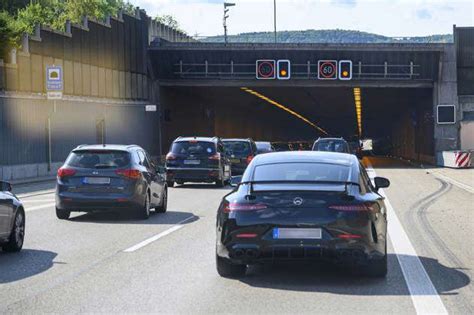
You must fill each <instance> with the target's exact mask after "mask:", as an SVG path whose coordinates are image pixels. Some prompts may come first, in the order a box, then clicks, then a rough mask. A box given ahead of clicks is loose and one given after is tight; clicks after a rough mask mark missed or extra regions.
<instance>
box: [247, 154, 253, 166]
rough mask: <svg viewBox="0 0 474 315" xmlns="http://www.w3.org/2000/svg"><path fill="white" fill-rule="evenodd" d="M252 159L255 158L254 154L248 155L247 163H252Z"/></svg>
mask: <svg viewBox="0 0 474 315" xmlns="http://www.w3.org/2000/svg"><path fill="white" fill-rule="evenodd" d="M252 160H253V155H249V156H247V164H250V162H252Z"/></svg>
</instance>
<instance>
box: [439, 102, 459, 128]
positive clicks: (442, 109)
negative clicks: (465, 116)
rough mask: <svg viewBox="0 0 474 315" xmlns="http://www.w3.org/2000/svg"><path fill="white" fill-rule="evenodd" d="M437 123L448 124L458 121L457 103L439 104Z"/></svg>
mask: <svg viewBox="0 0 474 315" xmlns="http://www.w3.org/2000/svg"><path fill="white" fill-rule="evenodd" d="M436 116H437V123H438V124H439V125H448V124H455V123H456V106H455V105H438V106H437V115H436Z"/></svg>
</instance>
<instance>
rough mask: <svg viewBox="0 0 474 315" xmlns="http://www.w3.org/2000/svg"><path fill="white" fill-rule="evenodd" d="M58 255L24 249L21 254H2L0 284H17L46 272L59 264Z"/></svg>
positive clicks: (0, 255)
mask: <svg viewBox="0 0 474 315" xmlns="http://www.w3.org/2000/svg"><path fill="white" fill-rule="evenodd" d="M56 256H57V254H56V253H53V252H49V251H44V250H33V249H23V250H22V251H21V252H19V253H5V252H0V284H2V283H9V282H15V281H18V280H22V279H25V278H29V277H32V276H35V275H37V274H39V273H42V272H45V271H46V270H48V269H49V268H51V267H52V266H53V264H56V263H58V262H53V260H54V258H55V257H56Z"/></svg>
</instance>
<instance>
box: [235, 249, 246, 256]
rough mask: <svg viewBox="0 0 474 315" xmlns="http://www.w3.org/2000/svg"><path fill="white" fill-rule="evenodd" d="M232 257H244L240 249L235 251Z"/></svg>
mask: <svg viewBox="0 0 474 315" xmlns="http://www.w3.org/2000/svg"><path fill="white" fill-rule="evenodd" d="M234 255H235V257H236V258H240V257H242V256H243V255H244V251H243V250H241V249H237V250H235V252H234Z"/></svg>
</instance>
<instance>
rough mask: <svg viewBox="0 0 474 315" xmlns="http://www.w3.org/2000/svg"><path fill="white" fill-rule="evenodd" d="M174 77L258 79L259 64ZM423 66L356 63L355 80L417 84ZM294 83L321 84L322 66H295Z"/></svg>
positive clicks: (196, 66)
mask: <svg viewBox="0 0 474 315" xmlns="http://www.w3.org/2000/svg"><path fill="white" fill-rule="evenodd" d="M173 67H174V71H173V72H174V75H175V76H176V77H178V78H181V79H223V80H224V79H255V77H256V69H255V68H256V65H255V63H234V62H233V61H231V62H230V63H208V62H207V61H205V62H204V63H184V62H183V61H180V62H179V63H177V64H174V65H173ZM419 70H420V65H416V64H414V63H413V62H410V64H405V65H397V64H389V63H388V62H385V63H384V64H378V65H374V64H363V63H362V62H360V61H359V62H356V63H354V64H353V68H352V79H353V80H416V79H417V78H418V77H419V76H420V71H419ZM291 79H296V80H318V64H317V63H312V62H310V61H308V62H307V63H305V64H294V63H293V64H291Z"/></svg>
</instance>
